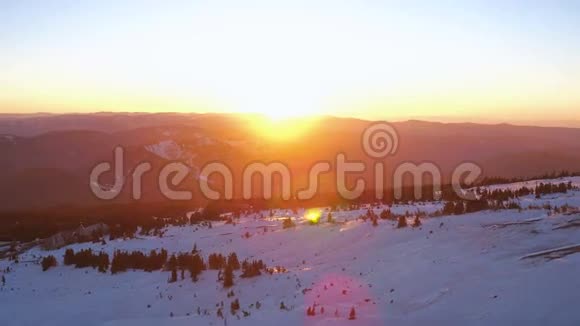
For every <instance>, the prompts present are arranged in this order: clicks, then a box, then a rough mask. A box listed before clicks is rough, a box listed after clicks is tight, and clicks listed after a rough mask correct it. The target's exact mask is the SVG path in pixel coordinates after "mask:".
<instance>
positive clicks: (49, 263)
mask: <svg viewBox="0 0 580 326" xmlns="http://www.w3.org/2000/svg"><path fill="white" fill-rule="evenodd" d="M57 264H58V263H57V261H56V258H55V257H54V256H53V255H50V256H47V257H44V258H42V261H41V262H40V265H41V266H42V271H43V272H46V271H47V270H49V269H50V268H52V267H56V265H57ZM3 277H4V276H3Z"/></svg>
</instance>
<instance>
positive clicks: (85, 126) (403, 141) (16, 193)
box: [0, 114, 580, 210]
mask: <svg viewBox="0 0 580 326" xmlns="http://www.w3.org/2000/svg"><path fill="white" fill-rule="evenodd" d="M248 119H251V117H249V116H244V115H218V114H88V115H50V116H33V117H29V118H25V117H21V116H19V117H16V118H7V117H4V118H1V119H0V135H2V136H0V153H1V157H2V159H0V180H1V182H0V207H1V209H3V210H15V209H22V208H25V207H26V208H27V207H34V208H43V207H48V206H54V205H67V204H70V205H72V204H75V205H81V204H89V203H90V204H95V203H97V204H98V203H99V202H100V201H99V200H97V199H96V198H94V196H93V195H92V194H91V192H90V189H89V185H88V179H89V174H90V171H91V169H92V168H93V167H94V166H96V165H97V164H98V163H100V162H104V161H108V162H112V161H113V151H114V148H115V147H116V146H122V147H123V148H125V151H126V163H125V171H126V173H127V174H130V172H131V171H132V170H131V169H132V168H134V167H135V166H136V165H137V164H139V163H140V162H144V161H147V162H151V163H152V165H153V171H152V172H151V173H150V174H148V175H146V177H145V180H144V182H145V185H146V186H145V189H144V192H145V195H144V198H143V200H145V201H160V200H164V199H165V198H164V197H163V196H162V195H161V194H160V192H159V189H158V187H157V185H156V177H155V175H156V173H158V172H159V171H160V169H161V168H162V167H163V166H164V164H167V163H168V162H170V161H182V162H183V163H185V164H186V165H188V166H190V168H191V169H192V174H193V175H194V177H195V173H197V172H198V171H199V168H200V167H202V166H203V165H204V164H206V163H208V162H212V161H219V162H223V163H225V164H227V165H228V166H230V167H231V168H232V170H234V176H235V179H236V180H240V177H241V176H240V173H241V171H242V170H243V167H244V166H245V165H247V164H249V163H250V162H254V161H261V162H264V163H269V162H273V161H281V162H284V163H286V164H287V165H288V166H289V167H290V168H291V170H292V173H293V177H294V178H295V179H296V180H297V181H296V183H299V182H303V181H304V180H305V178H306V177H307V175H308V169H309V167H310V166H312V165H313V164H314V163H315V162H317V161H320V160H327V161H330V162H333V161H334V159H335V157H336V154H338V153H341V152H342V153H345V154H346V155H347V158H348V160H354V159H361V160H363V161H365V162H367V163H369V164H370V163H372V162H374V160H373V159H372V158H369V157H368V156H367V155H366V154H365V153H364V152H363V150H362V148H361V134H362V132H363V130H364V129H365V127H367V126H368V125H369V124H370V123H371V122H370V121H364V120H359V119H348V118H335V117H324V118H320V120H319V121H318V122H317V125H316V126H315V127H314V128H312V129H311V130H309V131H308V132H307V133H306V134H304V135H303V136H302V138H300V139H297V140H295V141H289V142H284V143H278V142H276V141H271V140H268V139H265V138H264V137H263V135H259V134H257V133H256V132H255V131H254V130H252V129H251V128H249V127H248V123H247V121H248ZM391 125H392V126H393V127H394V128H396V130H397V132H398V135H399V140H400V143H399V150H398V152H397V153H396V155H395V156H393V157H389V158H388V159H387V160H386V161H385V162H386V166H387V169H388V173H389V172H392V170H393V169H394V167H395V166H397V164H399V163H401V162H415V163H420V162H425V161H429V162H434V163H436V164H437V165H438V166H440V168H441V170H442V171H443V174H444V176H445V177H448V175H449V173H450V171H451V170H452V169H453V168H454V167H455V166H457V165H458V164H460V163H462V162H465V161H472V162H476V163H478V164H480V165H481V166H482V168H483V171H484V175H486V176H500V177H509V178H511V177H530V176H535V175H540V174H544V173H549V172H553V171H562V170H568V171H580V142H579V141H578V140H579V139H580V129H574V128H555V127H550V128H545V127H523V126H513V125H506V124H501V125H479V124H472V123H469V124H466V123H462V124H446V123H432V122H425V121H407V122H394V123H392V124H391ZM168 144H169V145H170V146H169V145H168ZM167 146H169V147H171V148H166V147H167ZM165 150H170V151H173V152H178V153H179V155H169V154H168V153H169V152H168V153H165V152H163V151H165ZM387 175H388V174H387ZM361 176H362V177H364V178H365V179H367V180H370V179H371V178H372V173H370V172H369V173H365V174H363V175H361ZM111 177H112V176H105V180H107V178H111ZM321 182H322V184H323V189H322V191H326V192H332V191H334V188H333V187H334V185H333V183H332V178H331V176H327V177H325V178H324V177H323V178H322V179H321ZM184 187H185V188H186V189H190V190H192V192H194V194H196V198H199V189H197V188H198V186H197V184H196V182H195V180H194V179H188V182H187V184H186V185H184ZM129 188H130V187H129V186H126V187H125V189H124V192H123V194H122V195H121V196H120V198H119V200H121V201H126V200H129V198H130V193H129V191H130V189H129ZM237 191H238V192H239V189H238V190H237ZM238 192H236V193H238Z"/></svg>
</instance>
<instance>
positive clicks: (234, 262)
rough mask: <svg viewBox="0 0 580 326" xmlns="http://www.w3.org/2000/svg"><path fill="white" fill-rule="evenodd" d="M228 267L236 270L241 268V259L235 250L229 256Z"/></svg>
mask: <svg viewBox="0 0 580 326" xmlns="http://www.w3.org/2000/svg"><path fill="white" fill-rule="evenodd" d="M228 267H229V268H231V269H232V270H234V271H236V270H238V269H240V261H239V260H238V256H237V255H236V253H235V252H232V253H231V254H230V255H229V257H228Z"/></svg>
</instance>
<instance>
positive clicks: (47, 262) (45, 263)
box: [41, 255, 57, 272]
mask: <svg viewBox="0 0 580 326" xmlns="http://www.w3.org/2000/svg"><path fill="white" fill-rule="evenodd" d="M41 265H42V271H43V272H46V271H47V270H49V269H50V268H51V267H55V266H56V265H57V262H56V258H54V256H52V255H50V256H48V257H44V258H43V259H42V262H41Z"/></svg>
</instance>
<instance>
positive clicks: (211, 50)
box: [0, 0, 580, 122]
mask: <svg viewBox="0 0 580 326" xmlns="http://www.w3.org/2000/svg"><path fill="white" fill-rule="evenodd" d="M579 108H580V1H557V0H554V1H534V0H529V1H495V0H488V1H469V0H466V1H444V0H442V1H412V0H411V1H371V0H362V1H342V0H332V1H316V0H309V1H302V0H294V1H273V0H270V1H252V0H249V1H220V0H211V1H172V0H168V1H147V0H140V1H128V0H115V1H106V0H103V1H83V0H77V1H65V0H61V1H51V0H38V1H30V0H0V113H27V112H56V113H59V112H97V111H123V112H129V111H135V112H241V113H245V112H253V113H254V112H257V113H264V114H267V115H270V116H272V117H276V118H284V117H288V116H302V115H335V116H350V117H357V118H364V119H393V120H401V119H414V118H425V119H430V118H431V119H434V120H437V119H439V120H440V119H447V120H462V121H474V122H478V121H499V122H513V121H523V120H529V121H562V122H566V121H580V109H579Z"/></svg>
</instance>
